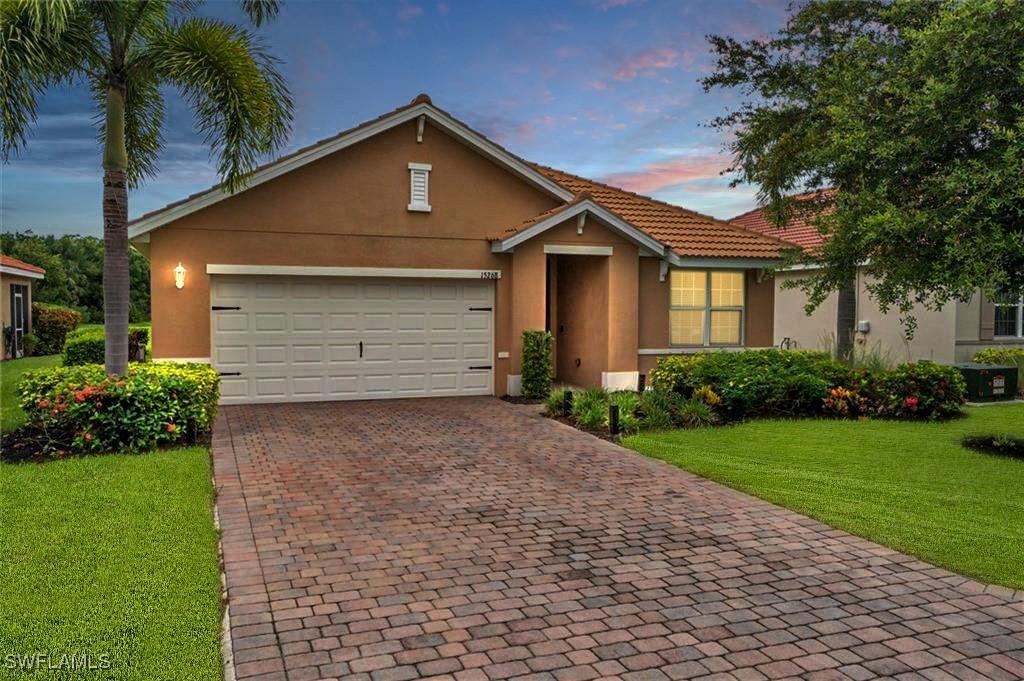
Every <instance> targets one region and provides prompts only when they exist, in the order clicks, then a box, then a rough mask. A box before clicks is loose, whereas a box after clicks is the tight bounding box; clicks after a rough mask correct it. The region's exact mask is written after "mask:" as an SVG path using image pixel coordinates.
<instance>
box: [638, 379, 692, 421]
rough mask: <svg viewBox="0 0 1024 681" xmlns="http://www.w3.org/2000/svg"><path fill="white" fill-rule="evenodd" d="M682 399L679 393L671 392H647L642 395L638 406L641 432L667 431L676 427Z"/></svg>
mask: <svg viewBox="0 0 1024 681" xmlns="http://www.w3.org/2000/svg"><path fill="white" fill-rule="evenodd" d="M681 402H682V398H681V397H680V396H679V393H675V392H672V391H669V390H657V389H655V390H645V391H644V392H642V393H640V403H639V405H638V406H637V417H638V418H639V420H640V429H641V430H667V429H669V428H674V427H675V426H676V420H677V415H678V412H679V405H680V403H681Z"/></svg>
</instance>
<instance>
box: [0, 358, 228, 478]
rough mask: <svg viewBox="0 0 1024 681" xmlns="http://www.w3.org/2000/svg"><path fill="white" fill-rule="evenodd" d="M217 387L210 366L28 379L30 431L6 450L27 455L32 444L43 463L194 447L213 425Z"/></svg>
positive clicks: (55, 371) (75, 371)
mask: <svg viewBox="0 0 1024 681" xmlns="http://www.w3.org/2000/svg"><path fill="white" fill-rule="evenodd" d="M219 383H220V378H219V376H218V375H217V372H216V371H215V370H214V369H213V368H212V367H210V366H208V365H205V364H132V365H130V366H129V369H128V373H127V374H126V375H125V376H107V375H106V373H105V372H104V369H103V367H102V366H101V365H99V364H85V365H80V366H68V367H55V368H52V369H42V370H39V371H33V372H29V373H26V374H25V375H24V377H23V378H22V381H21V384H20V386H19V387H18V397H19V399H20V402H21V406H22V409H24V411H25V414H26V417H27V423H26V425H25V426H23V427H22V428H21V429H18V430H17V431H14V432H13V433H10V434H8V435H5V438H4V439H5V441H6V442H5V444H6V445H8V446H10V447H13V448H14V449H15V451H17V452H22V453H25V452H27V451H29V450H27V449H26V447H25V446H22V445H25V444H26V443H27V444H30V445H32V446H33V447H34V450H32V451H34V452H36V453H37V455H38V456H39V457H44V458H45V457H52V456H63V455H67V454H78V453H96V452H111V451H127V452H138V451H143V450H146V449H152V448H153V447H156V446H162V445H175V444H185V443H193V442H196V441H199V440H200V439H202V438H203V437H205V435H206V434H207V433H208V432H209V431H210V429H211V427H212V425H213V420H214V418H215V416H216V412H217V399H218V395H219V390H218V388H219ZM4 449H5V451H4V458H13V456H14V455H12V454H11V453H10V452H8V451H7V450H8V447H7V446H5V448H4Z"/></svg>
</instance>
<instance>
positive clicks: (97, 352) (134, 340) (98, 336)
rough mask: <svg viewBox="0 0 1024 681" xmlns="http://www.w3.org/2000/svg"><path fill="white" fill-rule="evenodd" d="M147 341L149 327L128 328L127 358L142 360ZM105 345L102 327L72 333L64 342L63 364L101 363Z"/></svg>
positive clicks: (144, 355)
mask: <svg viewBox="0 0 1024 681" xmlns="http://www.w3.org/2000/svg"><path fill="white" fill-rule="evenodd" d="M148 342H149V329H144V328H143V329H137V328H136V329H132V328H130V329H128V359H129V360H130V361H133V362H136V361H143V362H144V361H145V360H146V344H147V343H148ZM106 347H107V344H106V336H105V335H104V331H103V329H87V330H85V331H82V332H79V333H73V334H71V335H69V336H68V339H67V341H66V342H65V344H64V366H78V365H81V364H103V363H104V361H105V357H104V353H105V352H106Z"/></svg>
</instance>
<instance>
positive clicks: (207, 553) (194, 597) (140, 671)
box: [0, 447, 221, 681]
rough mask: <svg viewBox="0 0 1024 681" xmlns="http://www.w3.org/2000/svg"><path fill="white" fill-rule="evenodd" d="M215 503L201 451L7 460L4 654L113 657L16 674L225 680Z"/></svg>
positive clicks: (1, 571)
mask: <svg viewBox="0 0 1024 681" xmlns="http://www.w3.org/2000/svg"><path fill="white" fill-rule="evenodd" d="M211 499H212V487H211V482H210V466H209V452H208V450H206V449H204V448H200V447H193V448H187V449H178V450H168V451H161V452H157V453H152V454H146V455H140V456H129V455H109V456H95V457H82V458H73V459H65V460H60V461H54V462H50V463H46V464H20V465H12V464H3V465H0V518H2V519H3V520H2V522H0V546H3V547H4V548H3V550H2V551H0V612H4V613H6V614H5V616H4V617H3V618H0V650H2V651H3V652H4V654H5V655H6V654H17V655H30V654H34V653H36V652H42V653H47V654H49V655H50V661H51V664H52V663H53V662H54V661H55V660H57V659H58V658H59V657H60V656H61V655H65V654H67V655H71V654H78V655H81V654H83V653H88V654H89V655H90V656H91V657H92V660H93V662H94V663H98V662H100V660H101V658H100V656H101V655H107V656H109V657H108V659H109V662H110V668H109V669H108V670H106V671H98V672H97V671H93V672H82V671H78V672H68V671H64V672H62V673H61V674H63V675H61V674H57V673H53V672H48V671H46V670H45V667H44V668H43V669H41V670H38V671H36V672H35V674H34V675H33V674H31V673H25V674H23V673H21V672H20V671H18V672H14V673H15V675H16V677H17V678H19V679H22V678H24V679H43V678H47V679H49V678H63V679H70V678H84V677H85V676H88V677H89V678H97V679H117V680H125V679H132V680H136V679H137V680H139V681H143V680H145V681H150V680H160V679H167V680H168V681H178V680H179V679H196V680H204V679H210V680H219V679H220V678H221V658H220V617H221V606H220V577H219V567H218V562H217V547H216V542H217V534H216V530H215V529H214V526H213V519H212V510H211Z"/></svg>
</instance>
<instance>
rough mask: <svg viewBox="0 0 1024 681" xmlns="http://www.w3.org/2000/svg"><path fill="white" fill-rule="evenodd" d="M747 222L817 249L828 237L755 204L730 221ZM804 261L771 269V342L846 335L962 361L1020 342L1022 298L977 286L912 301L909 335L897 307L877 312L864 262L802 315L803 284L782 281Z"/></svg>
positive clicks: (903, 358)
mask: <svg viewBox="0 0 1024 681" xmlns="http://www.w3.org/2000/svg"><path fill="white" fill-rule="evenodd" d="M731 221H732V222H733V223H735V224H737V225H740V226H742V227H745V228H746V229H749V230H752V231H756V232H760V233H762V234H765V235H767V236H774V237H776V238H780V239H785V240H787V241H790V242H793V243H795V244H797V245H798V246H800V247H801V248H803V249H805V250H806V251H808V252H812V253H813V252H814V250H815V249H816V248H818V247H819V246H821V244H822V243H823V242H824V239H825V236H823V235H822V234H820V233H819V232H818V230H817V228H816V227H815V226H813V225H811V224H809V223H807V222H805V221H804V220H803V219H802V218H800V217H797V218H794V219H793V221H792V222H791V223H789V224H787V225H786V226H785V227H784V228H782V229H779V228H777V227H775V226H774V225H773V224H771V223H770V222H769V221H768V219H767V218H766V217H765V215H764V212H763V210H762V209H755V210H752V211H749V212H747V213H743V214H742V215H738V216H736V217H734V218H733V219H732V220H731ZM807 275H808V271H807V269H806V268H791V269H788V270H782V271H778V272H776V273H775V284H776V288H775V296H774V297H775V318H774V321H773V324H772V326H773V334H774V335H773V342H774V344H776V345H786V346H794V347H801V348H817V347H822V346H823V345H825V344H831V343H835V342H837V341H838V340H839V339H841V338H849V339H851V340H852V341H853V343H855V344H857V345H859V346H861V347H864V348H867V349H869V350H875V349H877V350H881V352H882V353H883V354H886V355H888V356H889V357H890V358H891V359H892V360H895V361H899V362H907V361H916V360H919V359H928V360H932V361H934V362H939V363H946V364H949V363H953V362H966V361H969V360H970V359H971V357H972V356H973V355H974V353H975V352H977V351H978V350H981V349H984V348H987V347H993V346H1010V347H1024V317H1022V313H1024V303H1022V301H1019V300H1018V301H1000V302H993V301H991V300H989V299H988V298H986V297H985V296H984V295H982V294H981V292H980V291H979V292H976V293H975V294H974V296H973V297H972V298H971V299H970V300H969V301H966V302H963V301H958V302H956V303H951V304H949V305H947V306H945V307H943V308H942V309H941V310H931V309H928V308H926V307H924V306H922V305H916V306H914V308H913V310H912V314H913V316H914V318H915V319H916V321H917V329H916V330H915V332H914V334H913V337H912V338H911V339H909V340H908V339H907V338H906V332H905V330H904V328H903V325H902V324H901V323H900V314H899V312H898V311H896V310H889V311H888V312H882V311H881V309H879V307H878V304H877V303H876V302H875V301H874V300H873V299H872V297H871V295H870V293H869V292H868V289H867V284H868V283H869V282H870V281H871V279H870V275H869V274H868V273H867V271H866V268H863V267H862V268H859V269H858V271H857V274H856V277H855V280H854V281H853V282H850V286H848V287H847V288H845V289H844V290H842V291H836V292H833V293H832V294H831V295H830V296H829V297H828V298H826V299H825V301H824V302H823V303H822V304H821V305H820V306H819V307H818V308H817V309H816V310H815V311H814V313H813V314H811V315H807V314H806V313H805V312H804V305H805V304H806V303H807V297H806V296H805V295H804V293H803V291H801V290H800V289H795V288H786V287H785V284H786V282H788V281H792V280H795V279H800V278H803V277H806V276H807Z"/></svg>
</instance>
